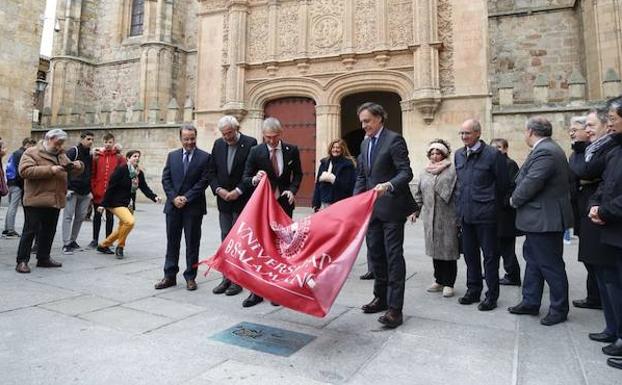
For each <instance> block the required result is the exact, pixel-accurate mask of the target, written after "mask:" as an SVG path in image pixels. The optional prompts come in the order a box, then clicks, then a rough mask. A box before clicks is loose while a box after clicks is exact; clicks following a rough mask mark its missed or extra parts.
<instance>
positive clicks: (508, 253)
mask: <svg viewBox="0 0 622 385" xmlns="http://www.w3.org/2000/svg"><path fill="white" fill-rule="evenodd" d="M498 248H499V255H500V256H501V258H503V269H504V270H505V277H506V278H507V279H509V280H510V281H514V282H520V264H519V263H518V258H517V257H516V237H499V245H498Z"/></svg>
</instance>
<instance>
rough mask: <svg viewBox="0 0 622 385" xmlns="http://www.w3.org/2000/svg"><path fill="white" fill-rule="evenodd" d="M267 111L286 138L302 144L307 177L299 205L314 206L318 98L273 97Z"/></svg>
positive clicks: (302, 161)
mask: <svg viewBox="0 0 622 385" xmlns="http://www.w3.org/2000/svg"><path fill="white" fill-rule="evenodd" d="M264 115H265V117H266V118H268V117H274V118H277V119H278V120H279V121H280V122H281V125H282V126H283V141H284V142H286V143H291V144H295V145H296V146H298V150H299V151H300V162H301V164H302V172H303V177H302V183H301V185H300V190H299V191H298V194H296V205H297V206H306V207H310V206H311V203H312V202H311V201H312V199H313V188H314V186H315V102H314V101H313V99H309V98H300V97H290V98H282V99H277V100H273V101H270V102H268V103H267V104H266V106H265V108H264Z"/></svg>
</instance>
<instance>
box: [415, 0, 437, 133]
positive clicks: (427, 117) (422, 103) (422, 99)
mask: <svg viewBox="0 0 622 385" xmlns="http://www.w3.org/2000/svg"><path fill="white" fill-rule="evenodd" d="M437 8H438V6H437V2H436V0H414V7H413V12H414V25H415V29H414V34H415V39H414V41H415V44H414V45H413V46H412V47H411V49H412V50H413V51H414V52H413V59H414V70H415V77H414V81H415V91H414V93H413V102H414V104H415V106H416V107H417V109H418V110H419V112H420V113H421V114H422V115H423V120H424V121H425V122H426V123H428V124H430V123H431V122H432V120H434V113H435V112H436V109H437V108H438V106H439V104H440V103H441V91H440V83H439V63H438V50H439V48H440V45H441V43H440V42H439V41H438V31H437V12H436V9H437Z"/></svg>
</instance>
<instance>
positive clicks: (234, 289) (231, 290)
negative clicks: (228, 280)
mask: <svg viewBox="0 0 622 385" xmlns="http://www.w3.org/2000/svg"><path fill="white" fill-rule="evenodd" d="M241 292H242V286H240V285H236V284H235V283H232V284H231V286H229V287H228V288H227V290H225V295H229V296H231V295H237V294H240V293H241Z"/></svg>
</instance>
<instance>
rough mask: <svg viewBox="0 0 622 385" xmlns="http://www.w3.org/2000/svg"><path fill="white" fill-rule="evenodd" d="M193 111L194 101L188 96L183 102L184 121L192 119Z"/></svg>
mask: <svg viewBox="0 0 622 385" xmlns="http://www.w3.org/2000/svg"><path fill="white" fill-rule="evenodd" d="M193 112H194V103H193V102H192V99H190V96H188V97H187V98H186V102H185V103H184V122H186V123H189V122H192V121H193V120H194V118H193V116H192V113H193Z"/></svg>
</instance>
